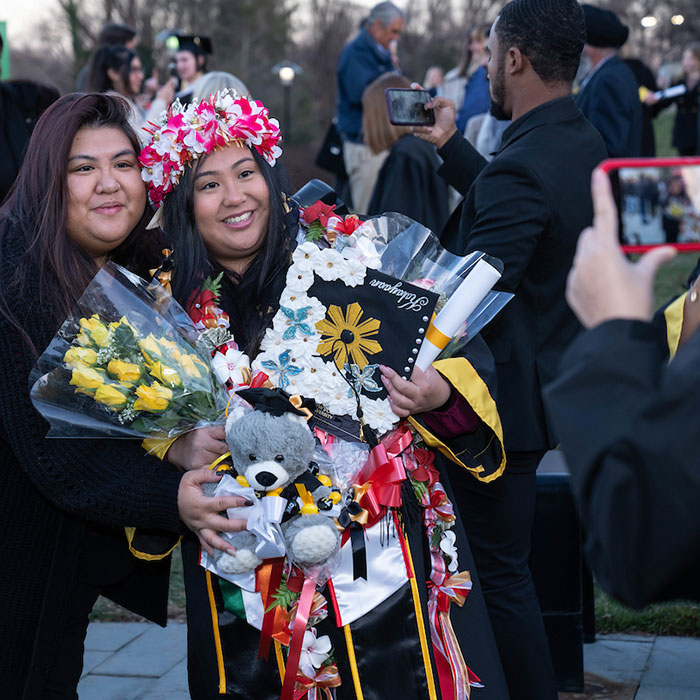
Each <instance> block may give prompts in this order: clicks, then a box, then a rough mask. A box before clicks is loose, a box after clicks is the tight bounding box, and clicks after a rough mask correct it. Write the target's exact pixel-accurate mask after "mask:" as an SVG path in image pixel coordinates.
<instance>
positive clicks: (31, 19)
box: [0, 0, 57, 44]
mask: <svg viewBox="0 0 700 700" xmlns="http://www.w3.org/2000/svg"><path fill="white" fill-rule="evenodd" d="M56 8H57V4H56V0H3V2H2V3H0V22H2V21H4V22H7V36H8V39H9V41H10V43H18V44H21V43H26V42H27V41H28V40H29V38H30V37H31V31H32V27H33V25H34V24H35V22H36V21H37V20H42V19H47V18H49V17H51V15H52V13H53V12H55V11H56Z"/></svg>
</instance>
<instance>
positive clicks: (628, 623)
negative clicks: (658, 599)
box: [595, 586, 700, 637]
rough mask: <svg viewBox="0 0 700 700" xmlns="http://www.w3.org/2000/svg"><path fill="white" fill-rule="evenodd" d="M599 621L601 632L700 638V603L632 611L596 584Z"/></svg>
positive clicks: (669, 604) (597, 621)
mask: <svg viewBox="0 0 700 700" xmlns="http://www.w3.org/2000/svg"><path fill="white" fill-rule="evenodd" d="M595 623H596V631H597V632H600V633H601V634H613V633H615V634H620V633H625V634H640V633H641V634H661V635H669V636H674V637H700V603H690V602H684V601H679V602H674V603H656V604H654V605H649V606H648V607H646V608H644V609H643V610H632V609H631V608H628V607H626V606H624V605H622V604H621V603H618V602H617V601H616V600H615V599H614V598H611V597H610V596H609V595H606V594H605V593H603V591H601V590H600V589H599V588H598V587H597V586H596V591H595Z"/></svg>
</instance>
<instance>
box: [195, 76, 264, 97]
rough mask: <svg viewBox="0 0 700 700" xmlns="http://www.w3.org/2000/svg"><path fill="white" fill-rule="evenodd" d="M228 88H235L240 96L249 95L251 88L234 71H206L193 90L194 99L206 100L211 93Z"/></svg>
mask: <svg viewBox="0 0 700 700" xmlns="http://www.w3.org/2000/svg"><path fill="white" fill-rule="evenodd" d="M225 88H228V89H230V90H234V91H235V92H236V94H237V95H238V96H239V97H249V96H250V90H248V88H247V87H246V84H245V83H244V82H243V81H242V80H241V79H240V78H238V77H236V76H235V75H233V74H232V73H226V72H224V71H218V70H213V71H209V72H208V73H205V74H204V76H203V77H202V79H201V80H199V81H197V84H196V86H194V89H193V91H192V99H193V100H206V99H207V98H208V97H209V95H213V94H214V93H215V92H220V91H221V90H224V89H225Z"/></svg>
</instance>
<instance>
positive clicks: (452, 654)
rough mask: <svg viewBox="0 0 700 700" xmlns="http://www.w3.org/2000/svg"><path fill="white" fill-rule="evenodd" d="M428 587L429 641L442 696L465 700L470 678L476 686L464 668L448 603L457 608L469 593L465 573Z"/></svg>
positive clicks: (467, 579)
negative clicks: (454, 604) (431, 644)
mask: <svg viewBox="0 0 700 700" xmlns="http://www.w3.org/2000/svg"><path fill="white" fill-rule="evenodd" d="M434 573H435V572H434ZM428 586H429V588H430V593H429V598H428V616H429V618H430V638H431V641H432V642H433V652H434V655H435V660H436V667H437V671H438V679H439V682H440V689H441V692H442V695H443V696H444V697H445V698H454V700H469V696H470V693H471V690H470V686H471V682H470V678H471V677H474V678H475V679H476V681H477V683H478V678H477V677H476V676H474V674H471V672H470V671H469V669H468V668H467V664H466V663H465V661H464V656H463V655H462V650H461V649H460V646H459V641H458V640H457V635H456V634H455V631H454V629H453V627H452V622H451V621H450V603H452V602H454V603H457V605H459V606H460V607H461V606H462V605H464V601H465V600H466V598H467V595H468V594H469V591H470V590H471V587H472V582H471V578H470V576H469V572H468V571H463V572H462V573H459V574H456V575H455V576H452V577H450V578H447V579H446V580H445V581H444V582H443V583H442V584H440V585H438V584H435V583H432V582H429V583H428ZM448 669H449V674H448ZM450 690H451V691H452V692H450Z"/></svg>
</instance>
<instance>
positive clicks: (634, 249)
mask: <svg viewBox="0 0 700 700" xmlns="http://www.w3.org/2000/svg"><path fill="white" fill-rule="evenodd" d="M600 167H601V170H603V171H604V172H606V173H607V174H608V176H609V177H610V182H611V184H612V191H613V195H614V197H615V204H616V205H617V210H618V213H619V232H620V243H621V244H622V248H623V250H624V251H625V252H627V253H642V252H644V251H646V250H649V249H650V248H653V247H654V246H658V245H671V246H673V247H674V248H677V249H678V250H682V251H695V250H700V158H696V157H691V158H624V159H623V158H619V159H612V160H606V161H604V162H603V163H602V164H601V166H600Z"/></svg>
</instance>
